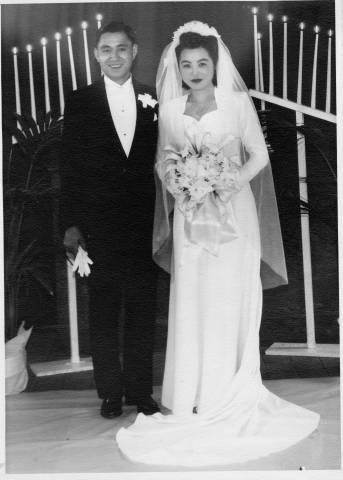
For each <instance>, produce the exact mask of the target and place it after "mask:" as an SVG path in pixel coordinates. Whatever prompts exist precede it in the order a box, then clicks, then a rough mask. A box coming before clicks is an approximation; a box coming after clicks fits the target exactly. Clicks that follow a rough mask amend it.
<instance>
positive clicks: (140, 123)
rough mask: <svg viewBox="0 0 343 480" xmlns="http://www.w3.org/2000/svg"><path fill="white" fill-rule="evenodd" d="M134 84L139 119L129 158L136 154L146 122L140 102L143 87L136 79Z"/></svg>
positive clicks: (144, 110) (144, 112)
mask: <svg viewBox="0 0 343 480" xmlns="http://www.w3.org/2000/svg"><path fill="white" fill-rule="evenodd" d="M132 83H133V89H134V92H135V99H136V108H137V118H136V128H135V134H134V136H133V141H132V145H131V150H130V154H129V158H130V156H131V155H132V153H133V152H134V150H135V147H136V145H137V144H138V140H139V136H140V134H141V132H143V131H144V124H145V122H146V109H145V108H143V104H142V102H141V101H140V100H138V96H139V94H140V93H144V92H143V90H142V87H141V85H140V84H139V83H138V82H137V81H136V80H135V79H134V78H133V79H132Z"/></svg>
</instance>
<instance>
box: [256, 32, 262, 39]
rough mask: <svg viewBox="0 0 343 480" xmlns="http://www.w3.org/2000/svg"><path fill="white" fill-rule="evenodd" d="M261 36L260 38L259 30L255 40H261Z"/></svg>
mask: <svg viewBox="0 0 343 480" xmlns="http://www.w3.org/2000/svg"><path fill="white" fill-rule="evenodd" d="M261 38H262V33H260V32H259V33H258V34H257V40H261Z"/></svg>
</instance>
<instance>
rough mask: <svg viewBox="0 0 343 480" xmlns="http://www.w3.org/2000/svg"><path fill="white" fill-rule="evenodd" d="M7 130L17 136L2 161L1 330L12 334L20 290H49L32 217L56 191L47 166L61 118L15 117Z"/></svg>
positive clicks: (50, 167) (46, 265) (51, 161)
mask: <svg viewBox="0 0 343 480" xmlns="http://www.w3.org/2000/svg"><path fill="white" fill-rule="evenodd" d="M5 129H6V131H7V132H8V133H9V134H10V135H11V136H12V137H13V138H14V139H15V140H16V143H13V144H12V147H11V149H10V154H9V158H8V162H7V163H5V164H4V253H5V258H4V270H5V308H6V319H5V336H6V340H8V339H10V338H12V337H13V336H15V335H16V332H17V328H18V322H19V318H18V309H19V300H20V295H21V293H22V292H24V291H25V290H26V291H27V290H28V289H32V288H33V287H34V286H36V287H37V286H38V288H39V289H40V290H42V289H43V290H44V291H46V292H47V293H48V294H49V295H53V288H52V282H51V274H50V270H51V269H50V266H49V262H48V258H49V252H48V251H47V248H46V247H44V246H42V245H41V244H40V242H39V238H38V236H37V232H35V230H34V229H33V228H32V225H31V226H30V218H32V216H33V215H35V214H36V213H37V212H38V211H39V209H40V208H42V207H43V205H46V202H48V201H50V200H51V199H52V198H54V197H55V196H56V195H57V194H58V191H57V189H56V188H55V187H53V186H52V182H51V171H53V170H54V169H55V168H56V162H57V159H58V151H59V147H60V138H61V132H62V119H61V118H58V119H57V118H52V117H51V114H50V112H49V113H48V114H46V115H42V114H38V116H37V121H35V120H34V119H33V118H32V117H30V116H28V115H25V116H24V115H22V116H21V115H17V114H15V115H14V117H13V123H12V124H8V123H5Z"/></svg>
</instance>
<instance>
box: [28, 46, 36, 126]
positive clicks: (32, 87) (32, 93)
mask: <svg viewBox="0 0 343 480" xmlns="http://www.w3.org/2000/svg"><path fill="white" fill-rule="evenodd" d="M26 51H27V55H28V60H29V81H30V100H31V116H32V118H33V119H34V120H36V118H37V112H36V99H35V84H34V80H33V67H32V45H26Z"/></svg>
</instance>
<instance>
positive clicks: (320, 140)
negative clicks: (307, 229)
mask: <svg viewBox="0 0 343 480" xmlns="http://www.w3.org/2000/svg"><path fill="white" fill-rule="evenodd" d="M258 115H259V119H260V122H261V125H262V129H263V132H264V136H265V140H266V145H267V148H268V151H269V153H270V154H272V153H274V152H275V151H276V150H277V148H278V146H277V141H276V140H275V139H278V140H279V141H280V142H281V143H283V142H289V141H291V142H292V141H296V139H297V134H298V133H300V134H302V135H303V136H304V138H305V142H306V145H307V146H308V147H309V148H310V149H311V150H312V151H315V152H316V153H317V154H318V160H321V162H323V164H325V168H326V171H327V175H325V178H326V179H327V180H326V197H327V200H326V202H327V204H330V205H331V206H332V205H334V204H335V201H336V183H337V175H336V171H335V168H334V166H333V165H334V163H335V161H334V159H333V158H330V157H331V152H332V146H333V145H334V144H335V140H334V139H333V138H330V136H328V135H327V134H326V132H324V130H322V129H321V128H318V127H317V126H316V124H314V125H312V124H311V123H312V122H307V124H306V125H301V126H299V125H296V124H295V122H292V121H290V120H288V119H287V118H286V117H285V116H283V115H280V112H279V111H278V110H277V109H270V110H259V111H258ZM330 179H331V181H330ZM281 196H284V197H286V199H287V202H286V203H287V208H288V209H289V208H290V206H291V205H292V206H293V208H292V210H294V212H296V214H298V212H299V209H300V211H301V212H302V213H304V212H309V213H311V214H312V215H314V216H315V217H316V218H321V219H322V220H323V221H324V222H325V223H328V224H329V225H330V227H331V228H333V229H337V217H336V211H335V208H327V204H323V202H322V199H316V196H312V197H311V196H310V199H309V200H308V201H304V200H303V199H302V198H300V199H299V196H298V194H296V193H294V192H291V190H290V189H288V188H287V187H285V189H284V192H283V195H281Z"/></svg>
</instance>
